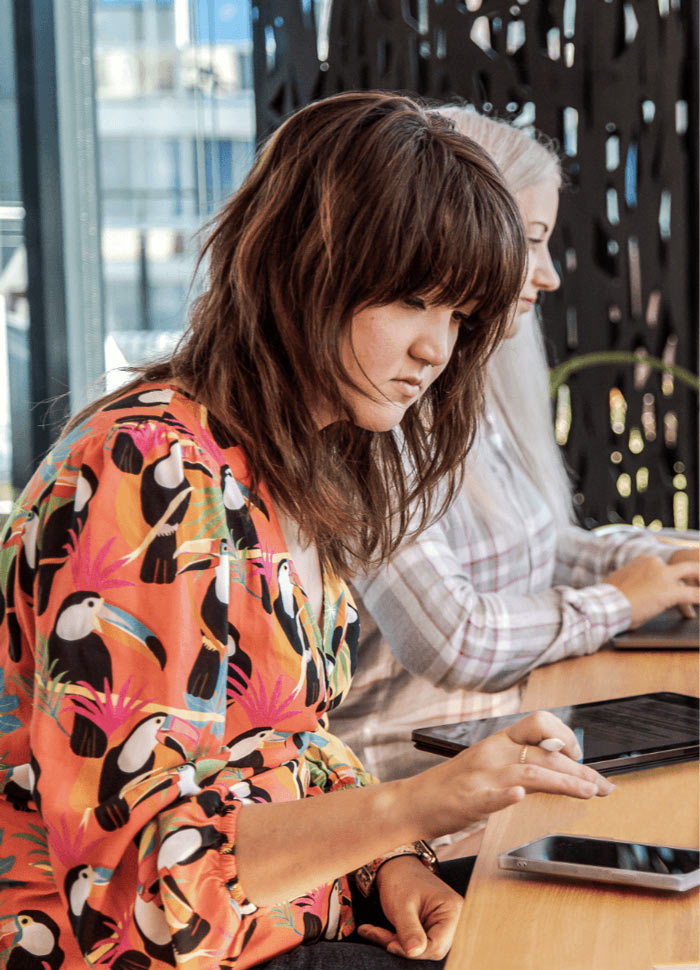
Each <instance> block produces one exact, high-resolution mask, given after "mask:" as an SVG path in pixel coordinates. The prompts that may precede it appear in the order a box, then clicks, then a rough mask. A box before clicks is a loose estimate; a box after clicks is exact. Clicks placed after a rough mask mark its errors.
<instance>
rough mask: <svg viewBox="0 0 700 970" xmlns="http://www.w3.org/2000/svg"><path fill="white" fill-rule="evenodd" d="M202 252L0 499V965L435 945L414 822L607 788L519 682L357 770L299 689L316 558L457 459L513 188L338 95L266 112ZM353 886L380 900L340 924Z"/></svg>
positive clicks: (320, 636) (338, 580)
mask: <svg viewBox="0 0 700 970" xmlns="http://www.w3.org/2000/svg"><path fill="white" fill-rule="evenodd" d="M205 254H206V256H207V258H208V261H209V263H208V270H209V284H208V287H207V289H206V292H205V293H204V294H203V296H202V297H201V298H200V299H199V300H198V301H197V303H196V304H195V306H194V308H193V313H192V319H191V325H190V328H189V330H188V332H187V334H186V335H185V337H184V338H183V341H182V343H181V345H180V346H179V347H178V349H177V350H176V352H175V354H174V355H173V356H172V358H170V359H169V360H167V361H165V362H161V363H156V364H153V365H150V366H146V367H143V368H141V369H140V370H139V371H138V373H137V375H136V377H135V378H134V379H133V380H132V381H131V382H130V383H129V384H128V385H127V386H126V387H124V388H122V389H121V390H120V391H118V392H116V393H113V394H111V395H109V396H107V397H105V398H102V399H101V400H100V401H98V402H97V403H96V404H93V405H92V406H91V407H89V408H88V409H86V410H85V411H84V412H82V413H81V414H80V415H78V416H77V417H76V418H75V419H74V420H73V421H72V422H71V423H70V425H69V426H68V428H67V430H66V432H65V433H64V435H63V436H62V438H61V439H60V440H59V441H58V443H57V444H56V446H55V447H54V449H53V451H52V452H51V453H50V454H49V455H48V456H47V458H46V459H45V460H44V462H43V463H42V465H41V466H40V468H39V469H38V471H37V472H36V474H35V475H34V477H33V479H32V481H31V482H30V484H29V485H28V486H27V489H26V490H25V492H24V494H23V495H22V497H21V498H20V499H19V501H18V503H17V505H16V507H15V509H14V510H13V513H12V515H11V516H10V520H9V523H8V526H7V528H6V531H5V535H4V540H3V547H2V552H1V554H0V659H1V660H2V680H1V681H0V692H1V693H0V712H2V716H1V717H0V727H1V729H2V732H3V734H4V737H3V747H2V750H3V763H2V771H1V772H0V792H1V793H2V794H1V795H0V832H1V833H2V836H1V837H0V838H1V841H0V888H3V890H6V889H7V888H8V887H9V888H10V892H9V893H8V892H6V891H4V892H3V893H2V903H1V904H0V907H1V908H0V934H2V938H3V943H4V944H6V945H7V947H8V949H7V952H8V954H9V955H8V957H7V966H8V967H12V968H14V967H23V968H24V967H27V968H29V967H34V966H37V967H39V966H41V967H47V966H48V967H51V968H52V970H57V968H61V967H64V968H68V967H70V968H71V970H72V968H73V967H77V966H79V965H83V963H84V962H87V963H89V964H90V965H91V966H94V965H97V964H99V965H105V966H110V967H112V968H113V970H126V968H131V970H134V968H138V970H144V968H149V970H161V968H165V967H172V966H174V965H175V964H176V963H178V964H182V965H186V966H188V967H191V968H193V970H203V968H209V967H233V966H234V965H235V966H236V967H239V968H244V967H251V966H257V965H260V964H262V963H266V962H267V961H272V962H271V963H268V964H266V965H269V966H270V967H275V968H283V967H284V968H291V967H308V968H311V967H321V966H329V965H332V966H334V967H343V966H353V967H375V968H376V967H390V966H395V967H398V966H402V965H404V962H405V961H406V960H407V959H408V958H420V959H423V960H425V961H426V965H432V966H434V965H435V964H434V963H433V961H435V960H439V959H441V958H442V957H443V956H444V954H445V953H446V951H447V949H448V947H449V945H450V942H451V938H452V934H453V932H454V926H455V922H456V918H457V914H458V911H459V904H460V899H459V896H458V895H457V894H456V893H455V892H454V891H453V890H452V889H450V888H449V886H447V885H446V884H445V883H444V882H443V881H441V880H440V879H439V878H437V876H436V875H435V874H434V872H431V871H429V869H428V868H427V867H426V866H425V865H423V862H428V863H430V864H431V865H432V860H431V858H430V853H429V850H427V848H426V847H425V845H424V844H423V843H421V842H419V841H416V840H420V839H422V838H431V837H434V836H436V835H438V834H441V833H443V832H448V831H454V830H456V829H459V828H461V827H463V826H464V825H465V824H468V823H469V822H470V821H471V820H473V819H476V818H478V817H481V816H482V815H484V814H485V813H488V812H490V811H495V810H497V809H499V808H502V807H504V806H505V805H508V804H512V803H513V802H515V801H518V800H519V799H521V798H522V797H524V795H525V793H526V792H528V791H535V790H538V791H549V792H555V793H562V794H568V795H572V796H575V797H580V798H588V797H592V796H593V795H596V794H599V795H600V794H607V793H608V792H609V791H610V790H611V787H612V786H610V785H609V783H607V782H606V781H605V780H604V779H602V778H601V777H600V776H599V775H597V774H596V773H595V772H593V771H591V770H590V769H588V768H586V767H584V766H582V765H580V764H577V763H576V761H575V760H574V759H575V758H576V757H577V750H576V742H575V738H574V737H573V735H572V733H571V732H570V731H569V730H568V729H567V728H566V727H565V726H564V725H563V724H561V723H560V722H559V721H557V720H556V719H555V718H553V717H552V716H551V715H547V714H539V715H535V716H531V717H530V718H528V719H526V720H524V721H521V722H520V723H519V724H517V725H515V726H514V727H513V728H511V729H509V731H508V732H503V733H501V734H499V735H495V736H494V737H493V738H490V739H488V740H487V741H485V742H483V743H482V744H481V745H478V746H475V747H474V748H472V749H471V750H469V751H468V752H466V753H465V754H464V755H461V756H459V757H457V758H455V759H453V760H452V761H450V762H446V763H445V764H443V765H439V766H437V767H436V768H432V769H430V771H428V772H425V773H424V774H422V775H419V776H416V777H415V778H413V779H409V780H407V781H404V782H395V783H390V784H387V785H379V784H377V783H376V782H375V779H373V778H372V776H371V775H368V773H367V772H365V771H364V769H363V768H362V766H361V765H360V763H359V762H358V761H357V760H356V758H355V757H354V755H353V754H352V752H351V751H350V750H349V749H348V748H347V747H346V746H344V745H343V744H342V743H341V742H339V741H338V740H337V739H336V738H335V737H334V736H333V735H332V734H330V732H329V731H328V728H327V722H326V717H327V714H328V712H329V711H330V710H331V709H332V708H334V707H335V706H336V705H337V704H338V703H339V702H340V700H341V698H342V697H343V695H344V694H345V693H346V692H347V689H348V686H349V683H350V678H351V674H352V670H353V667H354V663H355V649H356V645H357V637H358V630H357V613H356V611H355V609H354V607H353V605H352V602H351V600H350V598H349V595H348V590H347V587H346V585H345V582H344V577H346V576H348V575H350V574H351V573H352V570H353V569H354V568H356V567H357V565H358V564H366V563H367V562H376V563H381V562H383V561H385V560H386V558H387V556H388V555H389V553H390V552H391V551H392V550H393V549H394V548H395V547H396V545H397V543H398V542H400V540H401V538H402V536H403V535H404V534H405V532H406V529H407V527H408V520H409V512H410V514H413V510H414V509H415V508H416V507H417V508H418V509H419V514H418V518H419V519H420V524H421V525H424V524H425V523H426V522H427V521H429V519H430V517H431V516H433V515H435V514H436V513H439V512H440V508H433V507H432V505H433V504H439V505H440V506H441V507H444V504H445V503H446V502H447V501H448V500H449V498H450V495H451V493H452V492H453V491H454V486H455V480H456V472H455V469H457V468H458V467H459V465H460V463H461V461H462V459H463V457H464V453H465V450H466V448H467V445H468V443H469V441H470V440H471V438H472V435H473V431H474V422H475V416H476V413H477V406H478V403H479V400H480V394H481V371H482V368H483V365H484V362H485V360H486V359H487V357H488V354H489V353H490V351H491V349H492V348H493V347H494V345H495V344H496V343H497V342H498V340H500V338H501V337H502V336H503V334H504V332H505V330H506V328H507V326H508V321H509V316H510V312H511V304H512V303H513V301H514V299H515V297H516V296H517V292H518V289H519V286H520V281H521V276H522V273H523V266H524V241H523V234H522V227H521V224H520V219H519V216H518V213H517V208H516V206H515V203H514V201H513V200H512V198H511V196H510V195H509V193H508V192H507V190H506V189H505V188H504V186H503V183H502V181H501V179H500V176H499V175H498V173H497V171H496V169H495V168H494V166H493V164H492V163H491V162H490V160H489V159H488V157H487V156H486V155H485V153H484V152H483V151H482V150H480V149H478V148H477V147H476V146H475V145H474V144H472V143H471V142H469V141H468V140H467V139H465V138H463V137H462V136H460V135H459V134H457V133H456V132H455V131H454V130H453V128H452V126H451V124H450V123H449V122H447V121H445V120H444V119H441V118H439V117H437V116H435V115H434V114H432V113H430V112H428V111H426V110H424V109H423V108H422V107H420V106H419V105H417V104H416V103H414V102H413V101H411V100H409V99H407V98H402V97H397V96H393V95H387V94H380V93H354V94H346V95H340V96H338V97H335V98H331V99H328V100H326V101H322V102H318V103H317V104H313V105H311V106H309V107H307V108H305V109H304V110H302V111H300V112H298V113H297V114H296V115H294V116H292V117H291V118H290V119H289V120H288V121H287V122H286V123H285V124H284V125H283V126H282V127H281V128H280V129H279V131H278V132H277V133H276V134H275V135H274V136H273V137H272V138H271V139H270V141H269V142H268V143H267V145H266V146H265V147H264V149H263V150H262V152H261V153H260V156H259V158H258V160H257V162H256V164H255V166H254V167H253V170H252V171H251V173H250V175H249V177H248V178H247V180H246V181H245V183H244V184H243V186H242V188H241V189H240V191H239V192H238V193H237V194H236V195H235V196H234V197H233V198H232V199H231V201H230V202H229V203H228V205H227V206H226V207H225V208H224V209H223V210H222V212H221V213H220V215H219V217H218V218H217V220H216V225H215V227H214V229H213V231H212V233H211V236H210V237H209V241H208V243H207V245H206V247H205ZM397 427H400V436H399V435H397V434H394V433H393V429H394V428H397ZM429 432H430V433H429ZM407 468H410V469H411V472H410V473H409V472H407V471H406V469H407ZM439 480H440V481H443V482H444V483H445V484H444V487H442V486H441V489H440V492H439V495H440V502H439V503H435V502H434V501H433V499H434V495H435V494H436V491H435V489H434V488H433V486H434V485H435V484H436V483H437V482H438V481H439ZM545 736H556V737H559V738H561V740H562V741H564V742H565V745H566V746H565V748H564V752H563V753H561V754H548V753H546V752H545V751H543V750H541V749H539V748H538V747H537V745H538V742H539V741H540V740H541V739H542V738H543V737H545ZM321 795H324V796H325V797H318V796H321ZM17 809H20V810H21V811H17ZM397 845H398V848H396V846H397ZM357 892H359V893H360V894H363V893H364V894H366V895H368V897H369V896H371V894H372V893H375V894H377V897H378V902H379V904H380V906H381V909H382V910H383V913H384V914H385V916H386V917H387V918H388V920H389V921H390V922H391V924H392V926H393V927H394V929H387V928H381V927H378V926H371V925H367V926H364V927H360V934H361V935H360V936H358V935H357V934H355V933H354V930H355V925H356V920H355V909H356V902H355V900H354V899H353V893H357ZM362 936H364V937H365V938H366V939H368V940H371V941H372V942H373V943H379V944H380V945H381V946H380V947H376V946H369V945H366V944H365V943H363V942H362V938H361V937H362ZM300 944H307V945H306V946H303V947H302V946H300ZM381 947H386V949H387V950H388V951H389V952H386V951H385V950H384V949H382V948H381ZM329 948H330V953H329V952H328V951H329ZM287 951H293V952H291V953H287Z"/></svg>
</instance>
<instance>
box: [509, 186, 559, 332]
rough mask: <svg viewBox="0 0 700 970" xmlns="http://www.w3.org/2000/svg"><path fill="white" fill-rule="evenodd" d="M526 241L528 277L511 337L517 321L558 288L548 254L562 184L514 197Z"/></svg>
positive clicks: (521, 293)
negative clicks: (548, 291)
mask: <svg viewBox="0 0 700 970" xmlns="http://www.w3.org/2000/svg"><path fill="white" fill-rule="evenodd" d="M515 198H516V200H517V203H518V206H519V208H520V215H521V216H522V218H523V223H524V225H525V235H526V237H527V246H528V249H527V254H528V259H527V275H526V277H525V283H524V284H523V288H522V290H521V291H520V296H519V297H518V305H517V308H516V311H515V319H514V321H513V326H512V327H511V331H510V333H509V336H512V335H513V334H514V333H515V332H517V325H518V318H519V317H520V316H522V314H523V313H527V311H528V310H531V309H532V307H533V306H534V305H535V303H536V302H537V297H538V295H539V294H540V292H541V291H542V290H545V291H547V290H556V289H558V288H559V283H560V280H559V276H558V275H557V271H556V270H555V269H554V265H553V263H552V257H551V256H550V254H549V239H550V236H551V235H552V231H553V229H554V224H555V222H556V221H557V211H558V209H559V180H558V179H556V178H550V179H545V180H543V181H542V182H536V183H535V184H534V185H530V186H528V188H526V189H523V190H522V191H521V192H517V193H516V195H515Z"/></svg>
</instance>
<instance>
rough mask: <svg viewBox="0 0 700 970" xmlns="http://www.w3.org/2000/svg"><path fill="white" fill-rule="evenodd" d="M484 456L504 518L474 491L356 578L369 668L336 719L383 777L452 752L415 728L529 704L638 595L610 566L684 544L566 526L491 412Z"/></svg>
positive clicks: (616, 622) (616, 623) (625, 614)
mask: <svg viewBox="0 0 700 970" xmlns="http://www.w3.org/2000/svg"><path fill="white" fill-rule="evenodd" d="M479 461H480V462H481V461H487V462H488V463H489V466H490V472H491V474H492V476H493V480H494V481H496V482H497V483H498V485H499V488H500V490H501V494H500V495H499V497H498V498H499V503H500V506H501V508H502V510H503V518H502V521H500V522H499V523H498V525H497V526H495V525H493V524H489V523H487V522H485V521H484V520H483V518H481V517H478V516H476V515H475V514H474V513H473V511H472V508H471V507H470V504H469V501H468V499H467V497H466V495H465V493H464V492H462V493H460V494H459V495H458V496H457V498H456V499H455V501H454V502H453V504H452V505H451V507H450V509H449V510H448V512H447V513H446V515H445V516H443V518H442V519H441V520H440V521H439V522H437V523H436V524H435V525H433V526H431V527H430V528H429V529H427V530H426V531H425V532H424V533H422V534H421V535H420V536H419V538H418V539H416V540H412V541H410V542H407V543H406V544H405V545H404V546H403V547H402V548H400V549H399V551H398V553H397V554H396V555H395V556H394V558H393V559H392V560H391V562H390V563H389V564H388V565H387V566H386V567H384V568H382V569H381V570H379V571H377V572H375V573H373V574H371V575H369V576H366V577H363V578H361V579H359V580H356V582H355V591H356V592H357V593H358V594H359V597H358V605H359V607H360V611H361V612H360V629H361V631H362V634H361V637H362V639H361V642H360V649H359V662H358V669H357V672H356V674H355V677H354V679H353V684H352V687H351V689H350V692H349V695H348V696H347V697H346V698H345V700H344V702H343V704H342V705H341V706H340V707H339V708H338V709H337V710H336V711H334V712H333V714H332V716H331V722H332V726H333V731H334V732H335V733H336V734H338V735H339V736H340V737H341V738H343V740H344V741H346V742H347V743H349V744H350V746H351V747H352V748H353V749H354V750H355V751H356V753H357V754H358V755H359V756H360V758H361V760H362V761H363V763H364V764H365V766H366V768H367V769H368V770H369V771H371V772H373V773H374V774H376V775H377V776H378V777H379V778H380V779H382V780H390V779H393V778H398V777H404V776H406V775H411V774H414V773H415V772H416V771H419V770H421V769H423V768H426V767H429V766H430V765H431V764H434V763H435V762H436V761H437V760H440V759H439V758H436V757H435V756H433V755H430V754H426V753H424V752H419V751H417V750H416V749H415V748H414V747H413V745H412V743H411V740H410V739H411V731H412V730H413V729H414V728H417V727H424V726H428V725H435V724H447V723H450V722H452V721H462V720H468V719H471V718H479V717H492V716H497V715H501V714H513V713H516V712H517V711H518V710H519V708H520V693H521V688H522V686H523V683H524V679H525V678H526V676H527V674H528V673H529V672H530V671H531V670H533V669H534V668H535V667H539V666H540V665H542V664H548V663H552V662H553V661H556V660H561V659H563V658H564V657H572V656H578V655H581V654H588V653H593V652H594V651H595V650H597V649H598V648H599V647H600V646H601V645H602V644H603V643H605V642H606V641H607V640H608V639H609V638H610V637H611V636H613V635H614V634H615V633H618V632H619V631H621V630H624V629H625V628H626V627H627V626H628V624H629V617H630V614H629V603H628V601H627V599H626V598H625V596H623V594H622V593H621V592H620V591H619V590H618V589H616V588H615V587H614V586H611V585H610V584H607V583H604V582H602V581H601V580H602V578H603V577H604V576H606V575H607V574H608V573H610V572H612V571H613V570H615V569H617V568H619V567H620V566H622V565H623V564H624V563H625V562H627V561H629V560H630V559H632V558H634V557H635V556H637V555H640V554H655V555H660V556H662V557H663V558H664V559H668V557H669V556H670V554H671V553H672V551H673V550H672V549H670V548H669V547H668V546H665V545H662V544H661V543H660V542H658V541H656V540H655V539H654V538H653V537H651V536H649V535H647V534H642V535H640V536H639V537H636V536H635V537H630V535H629V533H627V534H625V533H621V534H610V535H605V536H597V535H595V534H593V533H590V532H587V531H586V530H584V529H581V528H578V527H575V526H570V527H568V528H566V529H564V530H563V531H559V532H557V530H556V528H555V526H554V522H553V519H552V515H551V513H550V511H549V508H548V506H547V504H546V503H545V501H544V500H543V498H542V496H541V495H540V494H539V492H538V491H537V489H536V487H535V486H534V485H533V483H532V481H531V479H530V478H529V477H528V475H527V474H526V472H525V471H524V469H523V468H522V467H521V465H520V464H519V462H518V459H517V457H516V454H515V451H514V449H513V448H512V447H510V446H509V445H508V443H507V441H505V440H504V438H503V437H502V436H501V434H500V433H499V432H498V430H497V428H496V427H495V425H494V422H493V419H490V418H487V419H486V421H485V423H484V427H483V431H482V436H481V440H480V444H479Z"/></svg>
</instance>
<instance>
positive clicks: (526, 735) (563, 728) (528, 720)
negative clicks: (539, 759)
mask: <svg viewBox="0 0 700 970" xmlns="http://www.w3.org/2000/svg"><path fill="white" fill-rule="evenodd" d="M506 734H507V735H508V737H509V738H510V739H511V741H515V743H516V744H522V745H528V746H529V745H532V746H533V747H534V746H536V745H538V744H539V743H540V741H544V739H545V738H559V740H561V741H563V742H564V747H563V748H562V754H565V755H568V757H569V758H573V760H574V761H578V760H579V758H581V757H582V756H583V752H582V751H581V748H580V747H579V743H578V741H577V740H576V735H575V734H574V732H573V731H572V730H571V728H570V727H568V725H566V724H564V722H563V721H560V720H559V718H558V717H557V716H556V715H555V714H552V713H551V712H550V711H535V713H534V714H528V716H527V717H524V718H523V719H522V720H521V721H516V723H515V724H511V726H510V727H508V728H506Z"/></svg>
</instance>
